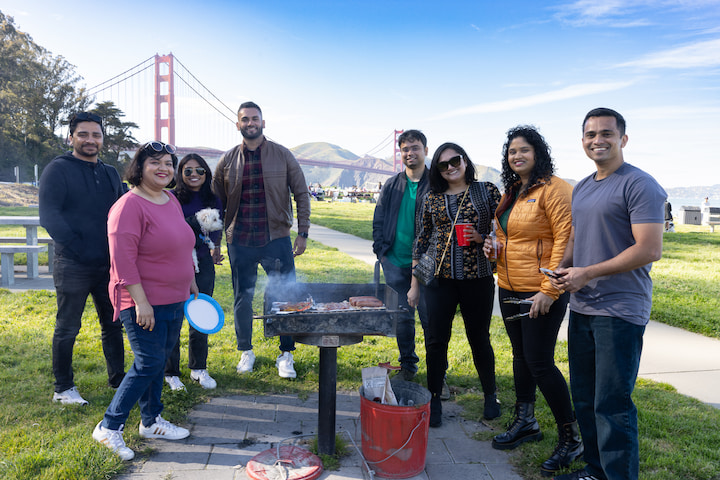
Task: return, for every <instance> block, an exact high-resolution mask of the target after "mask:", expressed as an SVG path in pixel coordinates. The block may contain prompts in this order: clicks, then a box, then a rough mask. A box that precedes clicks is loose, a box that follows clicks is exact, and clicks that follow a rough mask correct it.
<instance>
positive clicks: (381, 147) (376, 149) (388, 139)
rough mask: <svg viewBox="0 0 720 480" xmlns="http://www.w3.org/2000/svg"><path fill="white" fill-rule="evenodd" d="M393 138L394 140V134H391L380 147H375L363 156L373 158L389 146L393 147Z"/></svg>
mask: <svg viewBox="0 0 720 480" xmlns="http://www.w3.org/2000/svg"><path fill="white" fill-rule="evenodd" d="M392 138H393V134H392V133H391V134H389V135H388V136H387V137H385V138H384V139H383V140H382V141H381V142H380V143H379V144H378V145H376V146H375V147H373V148H371V149H370V150H368V151H367V152H365V154H363V156H373V155H375V154H376V153H377V152H379V151H381V150H383V149H385V148H387V146H388V145H392V143H393V140H392Z"/></svg>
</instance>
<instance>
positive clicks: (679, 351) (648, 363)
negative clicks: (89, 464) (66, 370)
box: [11, 225, 720, 480]
mask: <svg viewBox="0 0 720 480" xmlns="http://www.w3.org/2000/svg"><path fill="white" fill-rule="evenodd" d="M310 237H311V238H312V239H313V240H315V241H318V242H320V243H323V244H325V245H328V246H331V247H335V248H338V249H339V250H341V251H343V252H345V253H348V254H349V255H351V256H353V257H354V258H357V259H359V260H362V261H364V262H366V263H368V264H369V265H374V264H375V256H374V255H373V254H372V242H369V241H367V240H363V239H360V238H357V237H354V236H352V235H347V234H343V233H339V232H336V231H333V230H330V229H327V228H324V227H320V226H317V225H313V226H312V228H311V229H310ZM17 273H18V274H17V275H16V277H15V278H16V285H14V286H13V288H11V290H12V291H22V290H28V289H53V284H52V278H51V276H50V275H48V274H47V267H45V268H42V267H41V272H40V273H41V278H40V279H38V280H32V281H30V280H27V279H25V278H23V276H24V272H21V271H18V272H17ZM496 303H497V302H496ZM494 314H495V315H499V310H498V307H497V304H496V306H495V311H494ZM566 332H567V329H566V328H562V329H561V334H560V337H561V339H565V335H566ZM640 376H641V377H643V378H648V379H651V380H655V381H659V382H665V383H669V384H671V385H673V386H674V387H675V388H677V390H678V391H679V392H680V393H682V394H685V395H689V396H692V397H695V398H698V399H699V400H701V401H703V402H706V403H709V404H712V405H714V406H715V407H718V408H720V341H718V340H714V339H709V338H707V337H703V336H701V335H696V334H693V333H689V332H686V331H684V330H680V329H677V328H674V327H669V326H667V325H663V324H659V323H655V322H650V324H649V325H648V328H647V330H646V333H645V345H644V348H643V355H642V359H641V363H640ZM443 405H444V411H443V426H442V427H441V428H437V429H430V432H429V440H428V451H427V462H426V467H425V470H424V472H422V473H421V474H420V475H418V476H416V477H413V479H414V480H440V479H449V478H477V479H481V480H522V477H520V476H519V475H517V474H516V473H515V472H514V471H513V469H512V468H511V466H510V463H509V455H508V453H506V452H500V451H497V450H493V449H492V448H491V447H490V444H489V442H478V441H475V440H473V439H472V438H471V437H472V434H473V433H474V432H477V431H480V430H483V429H487V428H488V427H487V426H485V425H484V424H483V423H478V422H473V421H468V420H465V419H463V418H462V417H461V415H460V413H461V411H462V408H461V407H460V406H458V405H457V404H455V403H453V402H444V404H443ZM317 408H318V399H317V396H316V395H312V396H310V397H309V398H308V399H307V400H301V399H299V398H298V396H297V395H267V396H234V397H218V398H213V399H212V400H210V402H208V403H207V404H204V405H200V406H198V407H196V408H195V409H193V410H192V411H191V412H190V414H189V418H188V423H189V425H188V426H189V428H190V431H191V435H190V437H189V438H187V439H186V440H183V441H179V442H168V441H162V440H153V441H150V442H149V444H150V445H151V446H152V447H153V448H154V449H155V451H156V452H157V453H156V454H154V455H153V456H151V457H150V458H148V459H145V460H143V461H137V460H136V461H134V462H132V464H131V467H130V472H129V473H127V474H125V475H123V476H122V477H120V478H121V479H122V480H130V479H141V480H161V479H162V480H164V479H169V478H172V479H174V480H190V479H193V480H194V479H198V480H202V479H219V480H224V479H228V480H229V479H233V480H243V479H247V478H249V477H248V476H247V475H246V473H245V468H244V466H245V464H246V463H247V462H248V461H249V460H250V459H251V458H252V457H253V456H254V455H256V454H257V453H259V452H261V451H264V450H267V449H269V448H271V447H274V446H275V445H276V444H277V442H281V441H282V442H283V444H299V443H305V442H307V441H308V440H309V438H312V436H314V435H315V434H316V430H317ZM359 413H360V398H359V396H358V394H357V393H347V392H339V393H338V396H337V419H336V427H337V429H338V434H337V435H338V436H343V438H345V439H349V438H352V440H353V441H354V443H355V444H356V445H357V447H358V448H359V447H360V444H361V438H360V437H361V432H360V424H359ZM298 435H307V436H308V437H300V438H298V437H297V436H298ZM348 449H349V451H350V455H348V456H346V457H344V458H343V459H342V462H341V467H340V469H339V470H336V471H332V472H324V473H323V475H322V476H321V477H320V479H322V480H339V479H368V478H372V477H373V475H372V472H371V471H370V472H369V471H368V469H367V468H366V467H365V465H364V461H363V459H362V457H361V456H360V455H359V453H358V452H357V450H356V449H355V448H354V447H353V444H352V443H350V442H348Z"/></svg>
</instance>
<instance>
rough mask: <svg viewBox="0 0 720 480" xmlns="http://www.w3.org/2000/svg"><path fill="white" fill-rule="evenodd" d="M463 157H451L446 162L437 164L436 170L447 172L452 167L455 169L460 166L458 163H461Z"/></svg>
mask: <svg viewBox="0 0 720 480" xmlns="http://www.w3.org/2000/svg"><path fill="white" fill-rule="evenodd" d="M462 158H463V156H462V155H456V156H454V157H452V158H451V159H450V160H448V161H447V162H438V164H437V168H438V171H439V172H447V169H448V167H450V166H452V167H453V168H457V167H459V166H460V162H461V161H462Z"/></svg>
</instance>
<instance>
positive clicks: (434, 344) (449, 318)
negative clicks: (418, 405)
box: [424, 277, 495, 395]
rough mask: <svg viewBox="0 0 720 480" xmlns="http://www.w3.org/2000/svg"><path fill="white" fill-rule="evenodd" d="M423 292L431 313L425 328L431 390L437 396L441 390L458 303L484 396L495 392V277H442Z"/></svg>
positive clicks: (429, 387)
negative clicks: (492, 341)
mask: <svg viewBox="0 0 720 480" xmlns="http://www.w3.org/2000/svg"><path fill="white" fill-rule="evenodd" d="M424 291H425V303H426V308H427V314H428V320H427V322H428V326H427V328H426V329H425V348H426V350H427V358H426V361H427V376H428V390H430V393H433V394H436V395H439V394H440V392H441V390H442V383H443V378H444V377H445V370H446V365H447V351H448V344H449V343H450V336H451V334H452V324H453V319H454V318H455V313H456V312H457V307H458V304H459V305H460V313H461V314H462V317H463V321H464V322H465V334H466V335H467V339H468V343H469V344H470V349H471V350H472V356H473V362H474V363H475V369H476V370H477V373H478V376H479V377H480V384H481V385H482V389H483V392H484V393H485V395H493V394H494V393H495V352H493V348H492V345H491V344H490V320H491V318H492V308H493V299H494V297H495V283H494V280H493V277H483V278H479V279H474V280H451V279H444V278H441V279H439V280H438V284H437V286H432V287H426V288H425V289H424Z"/></svg>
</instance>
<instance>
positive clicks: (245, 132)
mask: <svg viewBox="0 0 720 480" xmlns="http://www.w3.org/2000/svg"><path fill="white" fill-rule="evenodd" d="M240 134H241V135H242V136H243V138H245V139H247V140H255V139H256V138H260V137H261V136H262V134H263V128H262V127H257V128H256V129H255V130H254V131H252V132H250V131H249V130H248V129H247V128H241V129H240Z"/></svg>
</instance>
